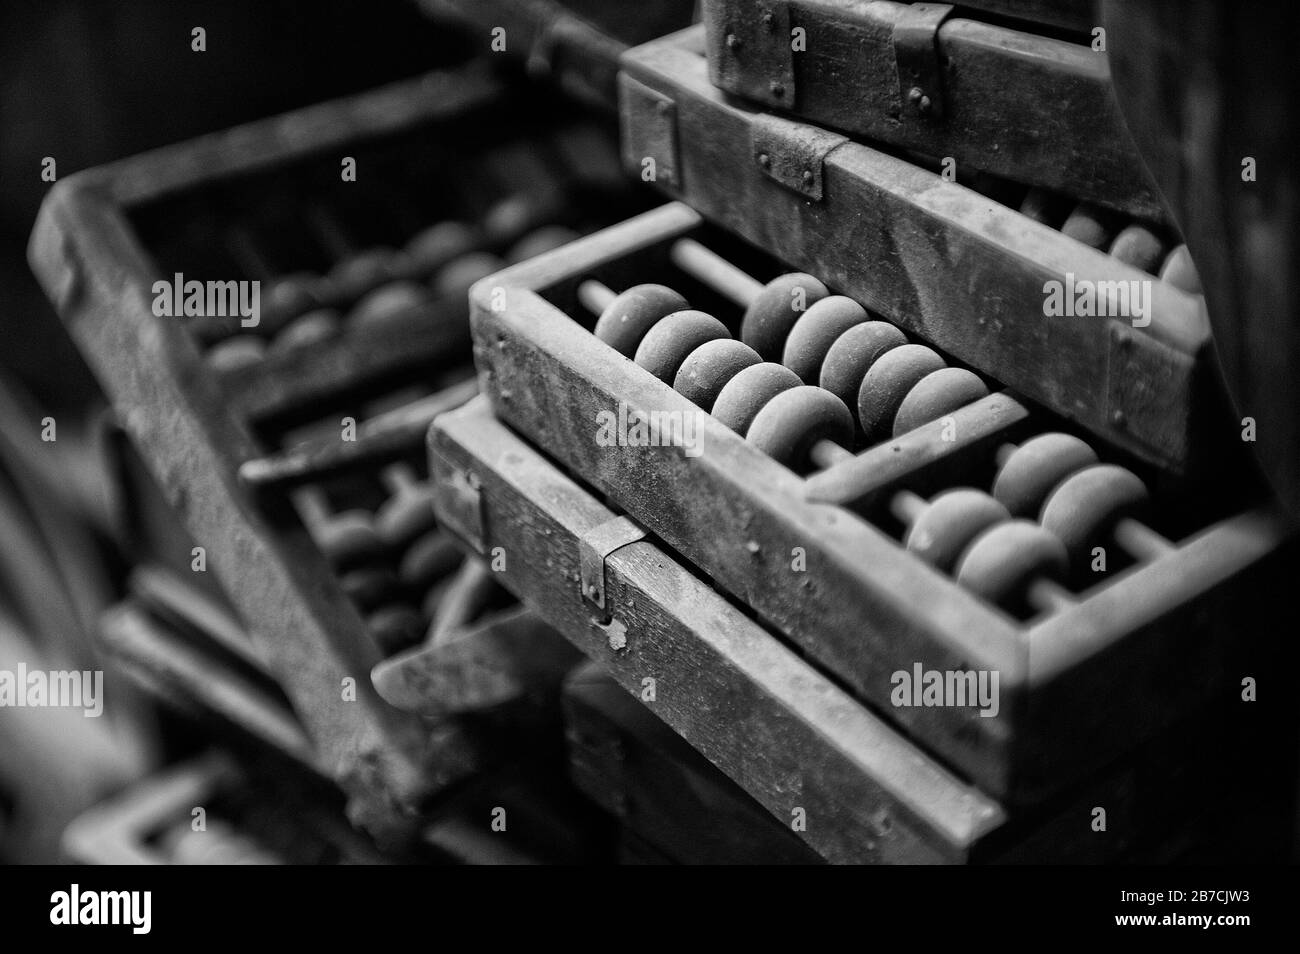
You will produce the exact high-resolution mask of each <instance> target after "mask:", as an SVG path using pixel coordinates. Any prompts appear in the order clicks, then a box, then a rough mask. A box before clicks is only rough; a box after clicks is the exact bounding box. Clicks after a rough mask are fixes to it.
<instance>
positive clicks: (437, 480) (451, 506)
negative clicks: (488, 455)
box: [432, 457, 487, 554]
mask: <svg viewBox="0 0 1300 954" xmlns="http://www.w3.org/2000/svg"><path fill="white" fill-rule="evenodd" d="M432 462H433V464H434V467H435V470H436V471H437V472H436V473H435V474H434V479H433V487H434V493H435V494H436V496H437V507H436V509H437V512H438V522H439V523H440V524H442V526H443V527H445V528H446V529H447V530H450V531H451V532H452V533H454V534H456V535H457V536H458V537H460V538H461V539H462V540H464V541H465V542H466V543H468V544H469V545H470V546H471V547H473V548H474V551H475V552H476V553H479V554H482V553H486V552H487V542H486V541H487V535H486V533H485V532H484V523H485V521H484V519H483V495H482V486H483V485H482V482H481V481H480V480H479V478H478V475H477V474H474V473H471V472H468V471H463V470H461V469H459V468H458V467H454V466H452V465H451V464H448V463H446V462H445V461H443V460H442V459H441V458H439V457H434V458H433V461H432Z"/></svg>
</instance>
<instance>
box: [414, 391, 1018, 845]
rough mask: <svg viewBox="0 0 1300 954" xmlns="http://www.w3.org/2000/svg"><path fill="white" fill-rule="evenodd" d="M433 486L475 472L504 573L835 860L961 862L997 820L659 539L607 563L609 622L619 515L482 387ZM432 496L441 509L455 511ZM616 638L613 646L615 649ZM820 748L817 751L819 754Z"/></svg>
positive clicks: (983, 802)
mask: <svg viewBox="0 0 1300 954" xmlns="http://www.w3.org/2000/svg"><path fill="white" fill-rule="evenodd" d="M430 442H431V444H430V465H431V467H433V469H434V472H435V473H436V474H437V475H438V478H439V483H438V485H439V487H441V488H449V487H451V486H453V482H452V481H451V479H450V472H451V471H459V472H461V473H465V472H472V473H473V474H474V475H475V476H476V477H477V479H478V480H479V481H480V482H481V488H482V489H481V498H482V503H483V507H484V511H483V512H484V514H485V524H486V527H485V532H486V535H487V540H486V541H485V545H486V546H490V547H495V546H500V547H503V548H504V552H505V559H506V569H505V571H504V572H503V574H502V576H503V578H504V579H503V581H504V582H505V583H506V584H507V585H508V586H510V587H511V588H512V589H514V590H515V592H517V593H520V594H527V597H528V600H529V602H530V604H531V605H532V606H533V608H534V609H536V611H537V612H538V613H540V614H541V615H542V617H543V618H544V619H546V620H547V621H548V622H549V623H550V624H551V625H553V626H554V627H555V628H556V629H558V630H559V631H560V632H562V633H564V635H565V636H567V637H568V638H569V639H570V640H571V641H573V642H574V643H575V645H577V646H578V648H580V649H582V650H583V651H584V652H585V653H587V654H588V655H589V656H590V657H592V658H593V659H595V660H596V661H597V662H599V663H601V664H602V665H603V666H605V667H606V668H607V669H608V670H609V671H610V672H611V673H612V674H613V675H614V676H615V678H617V679H618V681H619V683H620V684H621V685H623V686H624V688H626V689H628V690H629V691H631V692H633V693H635V694H637V695H638V696H640V695H641V694H642V693H643V691H644V690H645V684H644V683H643V680H644V679H646V678H652V679H654V680H655V683H654V685H655V698H656V702H655V705H654V712H655V713H656V714H657V715H658V716H659V717H660V718H662V719H663V720H664V721H665V722H667V723H668V724H669V725H670V726H672V727H673V729H674V730H675V731H676V732H678V733H679V734H680V735H682V736H683V737H684V738H685V739H686V740H687V741H688V742H690V743H691V744H692V745H694V746H695V747H696V748H698V749H699V750H700V751H701V752H702V753H703V754H704V755H705V756H707V757H708V758H709V759H710V761H712V762H713V763H714V764H715V765H717V766H718V767H719V768H720V769H722V770H723V771H724V772H725V773H727V774H728V775H729V776H730V777H731V778H732V779H734V780H735V781H737V782H738V783H739V784H740V785H741V786H742V787H743V788H745V789H746V790H747V791H748V792H750V794H752V795H753V796H754V797H755V798H756V799H757V800H758V801H759V802H761V803H762V804H764V805H765V806H766V807H767V809H768V810H769V811H771V812H772V813H773V814H774V815H776V816H777V818H778V819H780V820H782V821H786V820H792V819H793V817H794V816H793V815H792V812H793V810H794V809H795V808H804V809H805V810H806V813H807V816H808V819H809V823H808V827H807V831H806V832H804V833H802V835H803V837H804V838H805V840H806V841H807V842H808V843H809V844H810V845H812V846H813V847H814V848H815V849H816V850H817V851H818V852H819V853H820V854H822V855H823V856H824V857H826V858H828V859H830V860H832V861H913V862H934V861H945V860H946V861H956V860H961V859H962V858H963V857H965V855H966V854H967V853H968V852H969V850H970V848H971V846H972V845H973V844H974V843H975V842H976V841H978V840H979V838H980V837H981V835H982V834H983V833H984V832H986V831H988V830H989V829H991V828H994V827H997V826H998V824H1000V822H1001V820H1002V818H1003V813H1002V810H1001V808H1000V807H999V806H998V805H997V804H996V803H995V802H992V801H990V800H989V799H988V798H987V797H985V796H983V795H981V794H979V793H978V792H977V791H976V790H975V789H973V788H971V787H969V786H967V785H964V784H962V783H960V782H959V781H958V780H957V779H956V778H955V777H954V776H952V775H951V774H950V773H948V772H947V771H946V770H944V769H943V768H941V767H940V766H939V765H938V763H936V762H935V761H933V760H932V759H930V758H929V757H927V756H926V755H924V754H923V753H922V752H921V750H920V749H918V748H916V747H915V746H914V745H912V744H911V743H910V742H908V741H906V740H905V739H904V738H903V737H902V736H901V735H899V734H898V733H897V732H895V731H894V730H893V729H891V728H889V727H888V726H887V725H886V724H885V723H884V722H883V721H881V720H880V719H878V718H876V717H875V716H873V715H872V714H871V713H870V712H868V710H866V709H865V708H864V707H863V706H862V705H861V704H860V703H858V702H856V701H854V700H853V699H852V698H850V697H849V696H848V695H847V694H845V693H844V692H843V691H842V690H840V689H838V688H836V687H835V686H833V685H832V684H831V683H830V682H829V681H827V680H826V679H825V678H824V677H822V676H821V675H819V674H818V673H817V672H816V671H815V670H814V669H812V668H811V667H810V666H809V665H808V664H807V663H805V662H803V661H801V660H800V659H799V658H798V657H797V656H796V655H795V654H794V653H792V652H791V651H790V650H789V649H787V648H785V647H784V646H783V645H782V644H781V643H780V642H779V641H777V640H776V639H774V638H772V637H771V636H770V635H769V634H768V633H766V632H765V631H764V630H763V629H762V628H761V627H760V626H758V625H757V624H755V623H753V622H752V621H750V620H748V619H746V618H745V616H744V615H742V614H741V613H740V612H739V611H737V610H736V609H735V608H733V607H732V606H731V605H729V604H728V603H727V602H726V600H724V599H723V598H722V597H721V596H719V595H718V594H717V593H715V592H713V590H711V589H710V588H709V587H708V585H706V584H705V583H704V582H702V581H701V580H699V579H698V578H697V577H695V576H693V575H692V574H690V573H689V572H687V571H686V570H684V569H683V568H682V567H681V566H680V565H679V564H677V563H676V561H675V560H674V559H673V558H671V557H669V556H668V555H666V554H665V553H664V551H662V550H660V549H659V548H658V547H656V546H654V545H652V544H650V543H648V542H646V541H641V542H637V543H633V544H629V545H627V546H625V547H622V548H620V549H618V550H616V551H614V552H613V553H612V554H611V555H610V556H609V557H608V558H607V561H606V568H605V581H606V594H607V596H606V600H607V606H609V607H610V608H611V610H610V612H611V616H610V618H609V620H608V622H602V620H601V619H600V614H599V613H598V612H596V611H594V608H592V607H590V606H589V604H587V603H586V602H585V601H584V599H583V598H582V595H581V592H580V587H579V579H580V574H579V570H578V563H579V557H578V542H579V540H580V539H581V538H583V537H584V535H586V534H588V533H589V532H590V531H591V529H592V528H594V527H596V526H598V525H600V524H602V523H604V522H606V521H608V520H609V519H611V518H612V517H613V514H612V513H611V511H609V510H608V509H607V508H605V507H604V506H603V505H601V504H600V503H598V502H597V501H596V500H595V499H594V498H593V497H592V496H591V495H590V494H589V493H587V492H586V491H583V490H582V489H581V488H579V487H578V486H577V485H576V484H574V483H573V482H572V481H571V480H569V479H568V478H567V477H565V476H563V475H562V474H561V473H560V472H559V471H558V470H556V469H555V468H554V466H553V465H550V464H547V463H546V462H545V461H544V459H543V458H542V457H541V456H540V455H539V454H538V453H537V452H536V451H534V450H532V449H531V448H530V447H528V446H527V445H526V444H524V443H523V442H522V441H521V440H520V439H519V438H517V437H515V436H514V435H513V434H511V433H510V432H509V431H507V430H506V429H505V428H504V427H503V426H502V425H501V424H499V423H498V422H496V421H495V420H494V419H493V418H492V417H491V416H490V415H489V414H488V412H487V408H486V407H485V406H484V403H483V402H482V401H476V402H473V403H471V404H470V405H467V406H466V407H465V408H463V409H462V410H461V411H457V412H453V413H452V414H449V415H444V416H443V417H441V418H439V420H438V422H437V423H436V424H435V426H434V427H433V428H432V429H431V431H430ZM444 502H445V501H444V499H442V498H440V500H439V504H438V510H439V515H440V517H441V518H442V519H443V521H444V523H445V524H446V525H448V526H452V527H454V525H455V524H454V513H453V512H449V511H448V510H447V509H446V508H445V507H444V506H443V504H444ZM616 646H617V647H618V648H615V647H616ZM814 753H815V756H814Z"/></svg>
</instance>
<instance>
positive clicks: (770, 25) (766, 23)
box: [763, 13, 776, 33]
mask: <svg viewBox="0 0 1300 954" xmlns="http://www.w3.org/2000/svg"><path fill="white" fill-rule="evenodd" d="M763 27H764V29H766V30H767V32H769V33H771V32H772V30H773V29H775V28H776V17H774V16H772V14H770V13H765V14H763Z"/></svg>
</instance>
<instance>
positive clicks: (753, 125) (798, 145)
mask: <svg viewBox="0 0 1300 954" xmlns="http://www.w3.org/2000/svg"><path fill="white" fill-rule="evenodd" d="M848 141H849V140H848V137H846V136H841V135H840V134H839V133H833V132H828V131H827V130H825V129H819V128H817V127H816V126H809V125H808V124H807V123H797V122H792V121H791V120H788V119H782V118H781V117H779V116H772V115H770V114H766V113H764V114H761V115H756V116H754V117H753V118H752V119H751V121H750V128H749V143H750V148H751V151H752V152H753V155H754V161H755V162H757V163H758V167H759V168H760V169H762V170H763V173H764V175H766V176H768V177H769V178H772V179H775V180H776V181H777V182H779V183H781V185H783V186H785V187H786V188H787V189H793V190H794V191H795V192H798V193H799V194H800V195H804V196H807V197H808V198H810V199H812V200H814V201H816V202H820V201H821V200H822V199H823V198H824V196H825V183H824V179H823V176H822V167H823V165H824V164H825V161H826V156H827V154H828V153H830V151H831V150H832V149H834V148H836V147H837V146H840V145H842V144H844V143H846V142H848Z"/></svg>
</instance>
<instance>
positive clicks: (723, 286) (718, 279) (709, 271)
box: [669, 239, 763, 308]
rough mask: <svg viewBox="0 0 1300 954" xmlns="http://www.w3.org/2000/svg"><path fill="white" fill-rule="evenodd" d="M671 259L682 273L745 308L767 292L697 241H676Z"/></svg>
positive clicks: (758, 283) (745, 273) (755, 281)
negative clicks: (762, 292)
mask: <svg viewBox="0 0 1300 954" xmlns="http://www.w3.org/2000/svg"><path fill="white" fill-rule="evenodd" d="M669 257H670V258H671V259H672V262H673V264H674V265H676V266H677V267H678V268H680V269H681V270H682V271H684V272H686V273H687V274H688V275H692V276H694V277H695V278H698V279H699V280H700V281H702V282H704V283H705V284H706V285H709V286H710V287H712V288H713V289H714V290H715V291H718V292H720V293H721V294H722V295H724V296H725V297H727V298H730V299H731V300H732V301H734V302H735V303H736V304H737V305H740V307H742V308H748V307H749V305H750V304H751V303H752V302H753V301H754V299H755V298H757V297H758V293H759V292H761V291H762V290H763V284H762V282H759V281H758V280H756V279H755V278H754V277H753V276H752V275H750V274H748V273H747V272H744V271H742V270H741V269H739V268H737V267H736V266H735V265H733V264H731V262H729V261H727V260H726V259H725V258H723V257H722V256H721V255H719V254H718V253H717V252H715V251H713V250H712V249H709V248H705V247H704V246H703V245H701V244H700V243H699V242H697V241H695V240H694V239H680V240H678V241H677V242H674V243H673V247H672V249H671V250H670V251H669Z"/></svg>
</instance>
